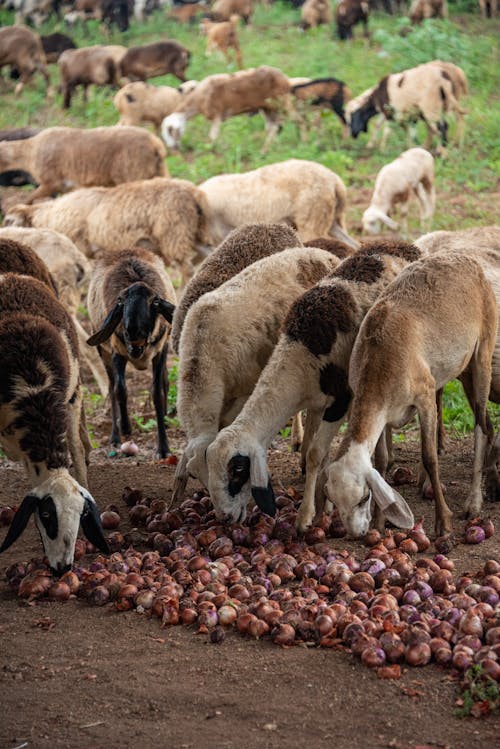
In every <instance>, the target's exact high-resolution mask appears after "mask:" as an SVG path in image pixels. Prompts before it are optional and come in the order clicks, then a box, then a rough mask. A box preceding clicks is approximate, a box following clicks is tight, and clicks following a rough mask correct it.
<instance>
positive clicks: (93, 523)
mask: <svg viewBox="0 0 500 749" xmlns="http://www.w3.org/2000/svg"><path fill="white" fill-rule="evenodd" d="M80 525H81V526H82V531H83V533H84V535H85V538H88V540H89V541H90V543H91V544H94V546H97V548H98V549H100V550H101V551H103V552H104V553H105V554H109V546H108V544H107V541H106V539H105V538H104V534H103V532H102V525H101V518H100V515H99V510H98V509H97V505H96V503H95V502H94V501H93V500H92V499H89V498H88V497H86V498H85V504H84V505H83V512H82V514H81V515H80Z"/></svg>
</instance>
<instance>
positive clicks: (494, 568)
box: [483, 559, 500, 575]
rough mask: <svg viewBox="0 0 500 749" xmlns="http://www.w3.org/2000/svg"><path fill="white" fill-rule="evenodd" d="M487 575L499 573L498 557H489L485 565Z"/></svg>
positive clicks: (484, 569)
mask: <svg viewBox="0 0 500 749" xmlns="http://www.w3.org/2000/svg"><path fill="white" fill-rule="evenodd" d="M483 571H484V574H485V575H498V573H500V563H499V562H497V560H496V559H488V561H487V562H485V565H484V567H483Z"/></svg>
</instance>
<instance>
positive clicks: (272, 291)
mask: <svg viewBox="0 0 500 749" xmlns="http://www.w3.org/2000/svg"><path fill="white" fill-rule="evenodd" d="M338 263H339V261H338V259H337V258H336V257H335V256H334V255H331V254H330V253H328V252H324V251H323V250H318V249H315V248H313V247H295V248H292V249H287V250H283V251H282V252H278V253H276V254H274V255H271V256H269V257H265V258H262V259H261V260H258V261H257V262H255V263H252V264H251V265H250V266H248V267H247V268H245V269H244V270H242V271H241V272H240V273H238V274H237V275H236V276H234V277H233V278H231V279H230V280H229V281H226V282H225V283H223V284H222V286H219V288H217V289H215V290H214V291H210V292H208V293H206V294H203V296H202V297H200V298H199V299H198V301H197V302H195V303H194V304H193V305H192V306H191V308H190V309H189V311H188V313H187V315H186V319H185V321H184V326H183V328H182V333H181V338H180V343H179V375H178V382H177V414H178V416H179V420H180V422H181V425H182V427H183V428H184V430H185V432H186V436H187V439H188V444H187V446H186V449H185V450H184V454H183V456H182V459H181V460H180V462H179V464H178V466H177V470H176V474H175V482H174V491H173V500H174V501H175V500H177V499H180V497H181V496H182V495H183V493H184V491H185V487H186V483H187V480H188V476H194V477H195V478H198V479H199V480H200V481H201V482H202V483H203V484H204V485H205V486H206V487H208V481H209V476H208V470H207V464H206V449H207V447H208V445H209V444H210V443H211V442H212V441H213V440H214V439H215V437H216V436H217V433H218V432H219V430H220V429H221V428H222V427H224V426H227V425H228V424H230V423H231V422H232V421H233V419H234V418H235V416H236V415H237V414H238V412H239V411H240V410H241V408H242V406H243V404H244V402H245V400H246V399H247V398H248V396H249V395H250V393H251V392H252V390H253V388H254V385H255V383H256V382H257V379H258V377H259V375H260V373H261V371H262V369H263V367H264V366H265V364H266V362H267V360H268V358H269V356H270V355H271V353H272V350H273V348H274V346H275V344H276V341H277V340H278V336H279V332H280V328H281V324H282V322H283V320H284V318H285V315H286V313H287V310H288V308H289V306H290V304H291V303H292V302H293V301H294V299H296V298H297V296H299V295H300V294H302V293H303V292H304V291H305V290H306V289H308V288H310V287H311V286H313V285H314V284H315V283H317V282H318V281H319V280H320V279H321V278H323V276H325V275H327V274H328V273H330V272H331V271H332V270H333V269H334V268H336V266H337V265H338ZM254 467H255V468H256V470H257V471H258V465H257V464H255V466H254ZM251 483H252V487H253V489H254V490H255V491H253V496H254V499H255V500H256V502H257V504H259V506H260V507H261V509H263V510H264V511H265V512H267V511H268V510H269V509H270V508H269V506H268V505H269V503H266V504H265V505H263V504H262V503H259V501H260V500H259V498H260V497H261V496H263V495H264V494H265V493H266V492H267V479H266V483H262V479H261V476H260V475H258V474H257V472H256V471H255V472H253V473H252V482H251ZM244 514H245V511H244V509H243V510H242V513H241V516H240V519H242V518H243V517H244Z"/></svg>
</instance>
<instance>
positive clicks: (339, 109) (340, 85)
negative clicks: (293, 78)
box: [291, 78, 351, 138]
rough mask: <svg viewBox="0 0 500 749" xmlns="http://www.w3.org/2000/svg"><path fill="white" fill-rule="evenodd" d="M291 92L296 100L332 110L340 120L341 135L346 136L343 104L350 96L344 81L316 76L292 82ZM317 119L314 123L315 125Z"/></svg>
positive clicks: (302, 131) (300, 126) (302, 128)
mask: <svg viewBox="0 0 500 749" xmlns="http://www.w3.org/2000/svg"><path fill="white" fill-rule="evenodd" d="M291 91H292V94H293V95H294V97H295V98H296V99H297V100H298V101H308V100H309V99H311V98H312V101H311V102H310V103H311V104H312V105H313V106H318V107H325V106H326V107H328V108H329V109H331V110H333V111H334V112H335V114H336V115H337V116H338V118H339V119H340V121H341V122H342V137H343V138H346V137H347V124H346V119H345V114H344V105H345V104H346V102H348V101H349V99H350V98H351V92H350V90H349V89H348V88H347V86H346V84H345V83H344V81H339V80H337V79H336V78H316V79H314V80H307V81H304V82H300V83H292V88H291ZM318 124H319V120H318V121H317V123H316V127H317V126H318ZM299 129H300V130H301V135H302V136H303V135H304V123H303V120H302V118H301V121H300V123H299Z"/></svg>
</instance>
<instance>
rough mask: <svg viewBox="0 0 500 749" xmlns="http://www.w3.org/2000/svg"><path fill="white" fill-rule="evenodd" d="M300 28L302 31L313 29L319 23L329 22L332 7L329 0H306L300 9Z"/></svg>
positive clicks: (319, 24)
mask: <svg viewBox="0 0 500 749" xmlns="http://www.w3.org/2000/svg"><path fill="white" fill-rule="evenodd" d="M300 18H301V21H300V28H301V29H302V31H307V29H315V28H316V26H321V24H327V23H331V21H332V9H331V7H330V0H306V1H305V3H304V5H303V6H302V8H301V10H300Z"/></svg>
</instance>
